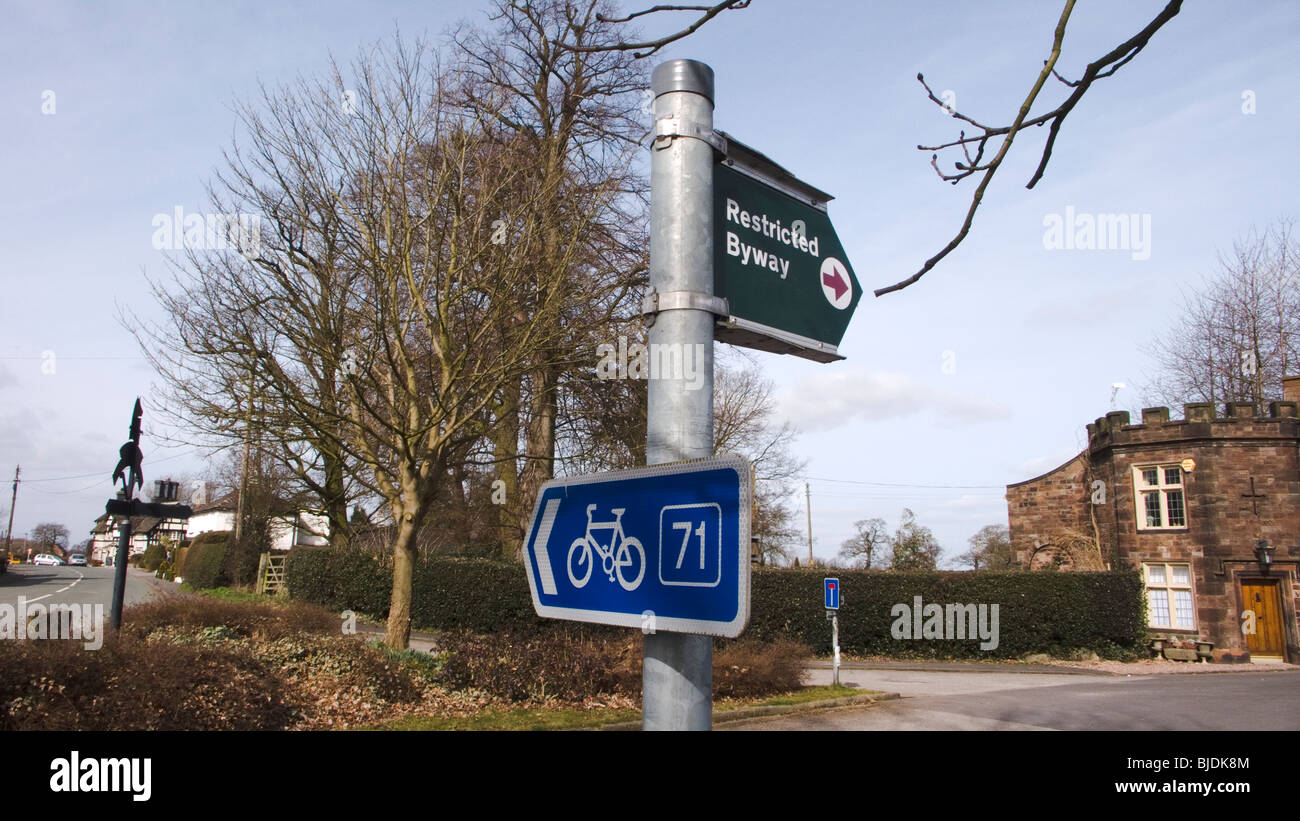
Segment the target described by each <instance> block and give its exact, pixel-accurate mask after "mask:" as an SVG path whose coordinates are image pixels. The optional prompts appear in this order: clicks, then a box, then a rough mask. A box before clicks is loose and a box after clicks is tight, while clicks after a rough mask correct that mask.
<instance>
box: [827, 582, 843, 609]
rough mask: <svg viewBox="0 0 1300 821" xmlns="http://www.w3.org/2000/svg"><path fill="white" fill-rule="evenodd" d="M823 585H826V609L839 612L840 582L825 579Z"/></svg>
mask: <svg viewBox="0 0 1300 821" xmlns="http://www.w3.org/2000/svg"><path fill="white" fill-rule="evenodd" d="M824 584H825V585H826V609H827V610H839V609H840V580H839V579H826V581H825V582H824Z"/></svg>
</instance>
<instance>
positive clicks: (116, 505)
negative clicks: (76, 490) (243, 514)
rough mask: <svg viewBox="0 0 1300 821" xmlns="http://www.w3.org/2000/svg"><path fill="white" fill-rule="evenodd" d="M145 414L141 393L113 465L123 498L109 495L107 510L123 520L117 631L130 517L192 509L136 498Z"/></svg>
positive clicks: (112, 620)
mask: <svg viewBox="0 0 1300 821" xmlns="http://www.w3.org/2000/svg"><path fill="white" fill-rule="evenodd" d="M143 418H144V409H143V408H141V407H140V399H139V397H137V398H136V400H135V407H134V408H132V410H131V428H130V431H129V436H130V438H129V439H127V441H126V444H124V445H122V447H121V449H120V450H119V451H118V455H119V459H118V461H117V467H115V468H114V469H113V483H114V484H115V485H116V483H117V482H119V481H120V482H122V498H120V499H109V500H108V504H107V505H106V506H105V512H106V513H108V515H109V516H112V517H118V518H119V519H120V521H121V523H122V526H121V534H120V535H119V536H118V540H117V554H116V555H115V556H114V558H113V599H112V607H111V609H110V610H109V624H110V626H111V627H112V628H113V631H114V632H116V631H118V630H120V629H121V627H122V602H123V597H124V596H125V595H126V561H127V558H128V556H129V555H130V548H131V518H132V517H135V516H157V517H158V518H160V519H166V518H171V517H179V518H189V516H190V514H191V513H192V512H193V511H192V510H191V509H190V507H189V506H188V505H165V504H158V503H153V502H138V501H136V500H135V498H134V494H135V489H136V488H137V487H141V486H143V485H144V471H143V470H142V469H141V462H143V461H144V454H143V453H141V452H140V421H141V419H143Z"/></svg>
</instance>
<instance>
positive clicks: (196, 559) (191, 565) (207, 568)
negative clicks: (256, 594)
mask: <svg viewBox="0 0 1300 821" xmlns="http://www.w3.org/2000/svg"><path fill="white" fill-rule="evenodd" d="M229 537H230V532H229V531H213V532H210V533H201V534H199V535H198V536H196V537H195V539H194V541H193V542H192V543H191V544H190V548H189V553H188V554H187V555H186V557H185V581H186V582H188V583H189V585H190V586H191V587H194V588H197V589H200V590H202V589H204V588H208V587H224V586H225V585H227V584H229V583H230V579H229V578H228V577H227V576H226V574H225V563H226V552H227V549H228V547H229Z"/></svg>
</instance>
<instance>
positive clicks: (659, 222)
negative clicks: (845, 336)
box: [641, 60, 714, 730]
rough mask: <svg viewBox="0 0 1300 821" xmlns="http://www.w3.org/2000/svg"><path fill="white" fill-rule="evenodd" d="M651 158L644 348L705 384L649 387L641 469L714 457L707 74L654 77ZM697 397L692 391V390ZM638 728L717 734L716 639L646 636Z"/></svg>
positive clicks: (659, 71) (684, 70) (678, 64)
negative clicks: (694, 354)
mask: <svg viewBox="0 0 1300 821" xmlns="http://www.w3.org/2000/svg"><path fill="white" fill-rule="evenodd" d="M651 89H652V90H653V92H654V95H655V98H654V118H655V135H656V136H655V140H654V143H653V144H652V147H651V152H650V289H651V292H652V293H654V294H655V295H657V298H658V300H659V303H658V307H659V312H658V313H657V314H656V315H655V319H654V324H653V325H651V326H650V334H649V336H650V340H649V341H650V345H651V346H652V349H653V346H655V345H665V346H671V348H672V349H677V350H683V351H697V350H698V351H701V352H702V353H703V356H702V357H701V358H700V361H701V376H702V382H701V383H699V384H694V385H691V384H690V383H688V382H687V380H685V379H682V378H668V379H664V378H660V379H651V380H650V381H649V385H648V391H649V395H648V397H647V400H646V464H647V465H658V464H663V463H665V462H676V461H680V460H685V459H700V458H705V457H709V456H712V455H713V323H714V314H713V312H712V311H711V310H709V308H710V307H711V306H712V303H713V301H714V297H713V230H714V227H713V162H714V159H713V147H712V145H710V143H709V142H708V141H706V139H705V138H706V136H708V135H711V134H712V133H713V69H711V68H709V67H708V66H707V65H705V64H704V63H700V62H697V61H695V60H670V61H669V62H666V63H662V64H660V65H659V66H657V67H656V68H655V70H654V74H653V76H652V79H651ZM692 387H693V388H695V390H691V388H692ZM641 702H642V723H641V726H642V729H645V730H708V729H710V728H712V726H713V639H712V637H710V636H703V635H695V634H688V633H669V632H657V633H649V634H647V635H646V637H645V650H644V654H643V656H642V664H641Z"/></svg>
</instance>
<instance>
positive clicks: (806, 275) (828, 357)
mask: <svg viewBox="0 0 1300 821" xmlns="http://www.w3.org/2000/svg"><path fill="white" fill-rule="evenodd" d="M727 141H728V142H727V155H726V157H725V158H724V159H723V161H722V162H719V163H717V164H716V165H714V166H713V209H714V210H713V220H714V222H713V224H714V239H713V293H714V295H715V296H719V297H724V298H726V300H727V303H728V312H729V314H730V316H729V317H728V318H727V320H726V322H725V323H723V324H722V325H720V326H719V329H718V334H717V338H718V339H719V340H720V341H723V342H731V343H732V344H736V345H743V346H745V347H752V348H758V349H760V350H768V351H774V352H777V353H790V354H794V355H796V356H802V357H805V358H808V359H813V360H816V361H820V362H833V361H835V360H837V359H843V358H844V357H842V356H840V355H839V352H838V346H839V344H840V340H841V339H843V337H844V331H845V330H846V329H847V328H848V326H849V319H850V318H851V317H852V316H853V311H854V310H855V309H856V308H857V305H858V301H859V300H860V299H861V298H862V286H861V285H859V284H858V280H857V277H856V276H855V275H854V273H853V267H852V266H851V265H850V264H849V260H848V256H847V254H846V253H845V251H844V246H843V245H842V244H841V243H840V240H839V237H838V236H837V235H836V234H835V228H834V227H833V226H832V225H831V220H830V217H829V216H828V215H827V213H826V202H827V201H828V200H830V199H831V196H830V195H829V194H827V193H826V192H824V191H821V190H819V189H817V188H814V187H812V186H810V185H808V184H807V183H804V182H802V181H800V180H798V179H797V178H795V177H794V176H793V175H791V174H790V172H788V171H786V170H785V169H784V168H782V167H781V166H779V165H777V164H776V163H774V162H772V161H771V160H770V159H768V158H767V157H765V156H764V155H762V154H760V153H758V152H757V151H755V150H754V149H752V148H749V147H748V146H745V145H744V144H742V143H740V142H738V141H736V140H735V139H734V138H732V137H730V136H728V137H727Z"/></svg>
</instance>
